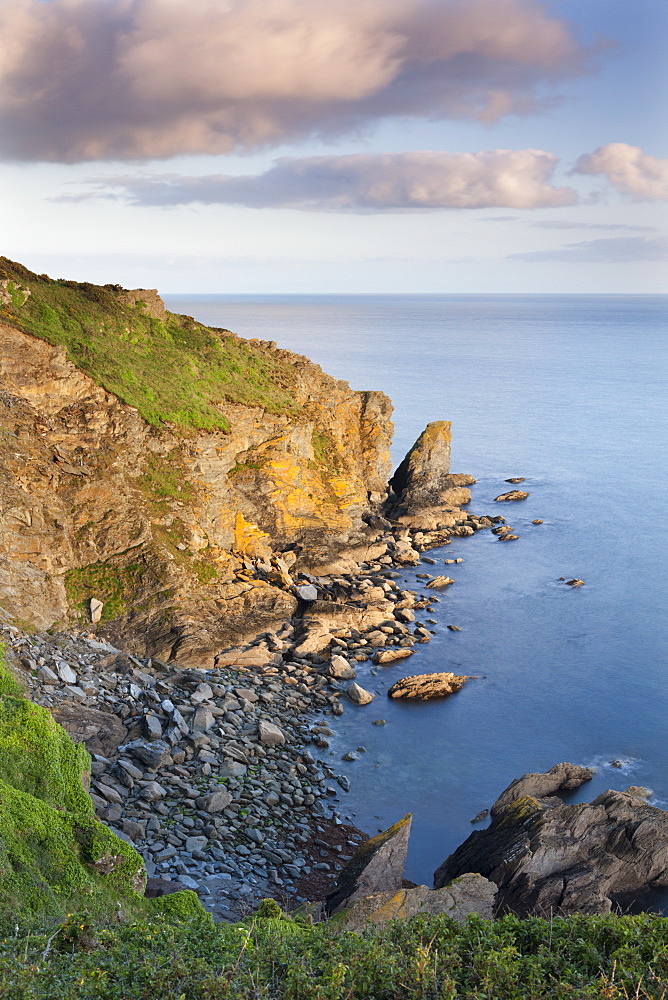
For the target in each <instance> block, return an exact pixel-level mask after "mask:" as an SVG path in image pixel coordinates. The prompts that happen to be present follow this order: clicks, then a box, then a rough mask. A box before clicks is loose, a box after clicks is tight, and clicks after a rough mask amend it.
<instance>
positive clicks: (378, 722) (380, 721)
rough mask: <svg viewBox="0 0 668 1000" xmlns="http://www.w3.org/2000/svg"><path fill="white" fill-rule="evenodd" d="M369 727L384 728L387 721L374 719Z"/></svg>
mask: <svg viewBox="0 0 668 1000" xmlns="http://www.w3.org/2000/svg"><path fill="white" fill-rule="evenodd" d="M371 725H372V726H386V725H387V720H386V719H374V720H373V722H372V723H371Z"/></svg>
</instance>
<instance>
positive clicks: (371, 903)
mask: <svg viewBox="0 0 668 1000" xmlns="http://www.w3.org/2000/svg"><path fill="white" fill-rule="evenodd" d="M495 894H496V886H495V885H494V883H493V882H490V881H489V880H488V879H486V878H483V877H482V875H476V874H473V873H469V874H466V875H462V876H461V877H460V878H458V879H455V881H454V882H451V883H450V885H448V886H444V887H443V888H442V889H428V888H427V886H426V885H418V886H416V887H415V888H413V889H399V890H398V891H397V892H392V891H390V892H379V893H376V894H375V895H373V896H364V897H363V898H362V899H356V900H355V902H353V903H352V904H351V905H350V906H348V907H346V909H345V910H342V911H341V912H340V913H339V914H338V916H337V919H336V922H337V924H338V925H339V926H341V927H343V928H345V930H348V931H356V932H360V931H362V930H363V929H364V927H365V925H368V924H370V923H371V924H385V923H387V922H388V921H390V920H407V919H408V918H409V917H415V916H418V915H422V916H435V915H437V914H443V915H444V916H446V917H451V918H452V919H453V920H456V921H457V923H464V921H465V920H466V918H467V917H468V916H469V914H471V913H477V914H478V915H479V916H481V917H485V918H486V919H487V920H490V919H491V918H492V916H493V906H494V896H495Z"/></svg>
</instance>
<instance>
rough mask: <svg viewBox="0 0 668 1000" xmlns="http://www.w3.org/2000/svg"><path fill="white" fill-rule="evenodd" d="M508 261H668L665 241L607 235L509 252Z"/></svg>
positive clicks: (594, 262) (667, 249) (577, 262)
mask: <svg viewBox="0 0 668 1000" xmlns="http://www.w3.org/2000/svg"><path fill="white" fill-rule="evenodd" d="M508 258H509V259H511V260H525V261H529V262H531V263H533V262H540V261H563V262H564V263H567V264H631V263H637V262H641V261H642V262H647V261H654V262H656V261H664V260H668V240H666V239H664V238H662V237H647V236H616V237H615V236H611V237H609V238H607V239H606V238H603V239H600V240H585V241H584V242H582V243H565V244H564V245H563V246H562V247H559V248H557V249H555V250H531V251H529V252H528V253H511V254H509V255H508Z"/></svg>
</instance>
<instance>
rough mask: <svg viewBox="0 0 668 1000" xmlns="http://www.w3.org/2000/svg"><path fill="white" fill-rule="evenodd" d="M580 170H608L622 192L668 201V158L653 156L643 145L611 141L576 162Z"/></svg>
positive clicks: (598, 171)
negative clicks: (642, 147)
mask: <svg viewBox="0 0 668 1000" xmlns="http://www.w3.org/2000/svg"><path fill="white" fill-rule="evenodd" d="M575 172H576V173H578V174H604V175H605V176H606V177H607V179H608V181H609V182H610V183H611V184H612V185H613V187H616V188H617V189H618V190H619V191H621V192H622V194H628V195H631V197H633V198H636V199H638V200H643V201H644V200H647V201H658V200H661V201H668V159H662V158H661V157H659V156H650V155H649V153H645V152H643V150H642V149H641V148H640V146H629V145H628V143H626V142H610V143H608V145H607V146H599V148H598V149H595V150H594V152H593V153H587V154H586V155H584V156H581V157H580V159H579V160H578V161H577V163H576V164H575Z"/></svg>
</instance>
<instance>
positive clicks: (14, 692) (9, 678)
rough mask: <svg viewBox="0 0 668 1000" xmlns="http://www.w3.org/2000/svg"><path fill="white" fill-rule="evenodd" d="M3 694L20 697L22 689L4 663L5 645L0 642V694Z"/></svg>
mask: <svg viewBox="0 0 668 1000" xmlns="http://www.w3.org/2000/svg"><path fill="white" fill-rule="evenodd" d="M4 694H6V695H10V697H12V698H21V697H22V696H23V690H22V688H21V685H20V684H19V682H18V681H17V679H16V678H15V677H14V675H13V674H12V673H11V671H10V670H9V667H8V666H7V664H6V663H5V647H4V646H3V644H2V643H1V642H0V696H2V695H4Z"/></svg>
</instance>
